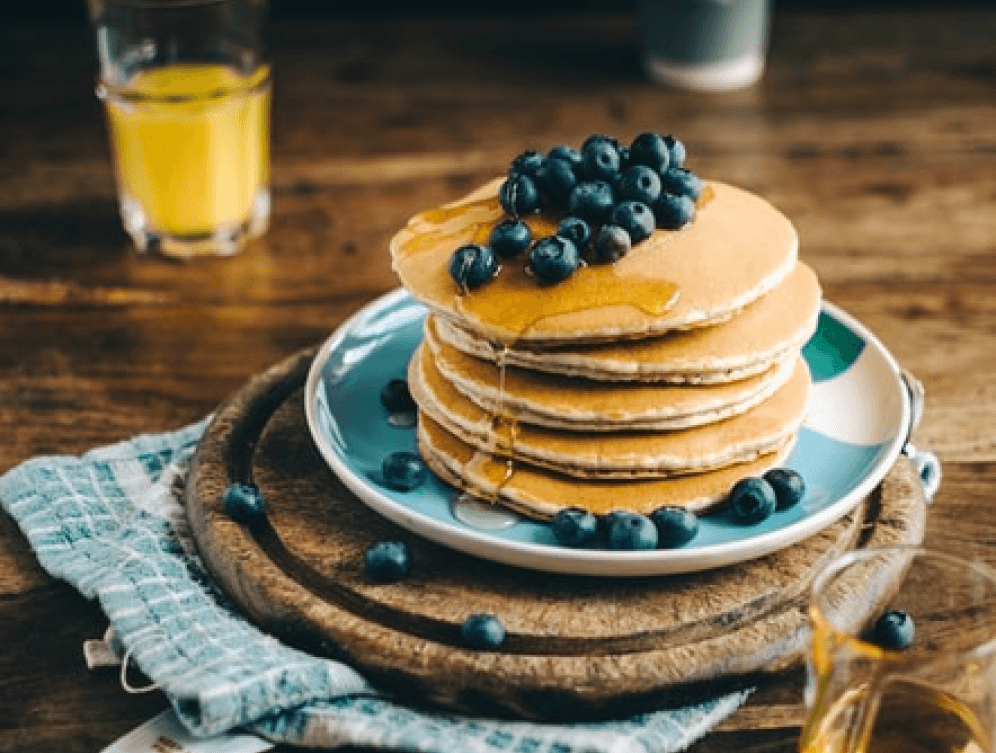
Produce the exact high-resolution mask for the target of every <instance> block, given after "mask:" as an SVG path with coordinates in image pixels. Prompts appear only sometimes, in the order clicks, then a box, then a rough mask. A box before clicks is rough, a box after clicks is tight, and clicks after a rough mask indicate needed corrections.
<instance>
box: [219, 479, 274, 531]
mask: <svg viewBox="0 0 996 753" xmlns="http://www.w3.org/2000/svg"><path fill="white" fill-rule="evenodd" d="M221 503H222V505H223V506H224V508H225V512H226V513H228V516H229V517H230V518H231V519H232V520H235V521H238V522H239V523H248V522H250V521H251V520H255V519H256V518H261V517H262V516H263V515H265V514H266V497H264V496H263V493H262V492H261V491H260V490H259V488H258V487H257V486H256V485H255V484H253V483H244V482H235V483H233V484H229V485H228V487H226V489H225V491H224V493H223V494H222V495H221Z"/></svg>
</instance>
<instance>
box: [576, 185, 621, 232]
mask: <svg viewBox="0 0 996 753" xmlns="http://www.w3.org/2000/svg"><path fill="white" fill-rule="evenodd" d="M614 205H615V198H614V197H613V195H612V186H610V185H609V184H608V183H606V182H605V181H601V180H593V181H582V182H581V183H578V184H577V185H576V186H574V190H573V191H571V196H570V199H568V202H567V211H568V212H569V213H570V214H572V215H573V216H575V217H580V218H581V219H582V220H584V221H585V222H587V223H588V224H589V225H601V224H602V223H604V222H605V221H606V220H607V219H608V218H609V215H610V214H611V213H612V207H613V206H614Z"/></svg>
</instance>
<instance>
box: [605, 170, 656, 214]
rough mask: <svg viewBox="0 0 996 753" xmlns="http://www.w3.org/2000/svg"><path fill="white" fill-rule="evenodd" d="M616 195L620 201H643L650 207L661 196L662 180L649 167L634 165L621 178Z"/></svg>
mask: <svg viewBox="0 0 996 753" xmlns="http://www.w3.org/2000/svg"><path fill="white" fill-rule="evenodd" d="M616 194H617V195H618V196H619V198H620V199H631V200H633V201H641V202H643V203H644V204H647V205H648V206H649V205H650V204H653V203H654V202H655V201H657V197H658V196H660V195H661V179H660V177H659V176H658V175H657V173H655V172H654V171H653V170H651V169H650V168H649V167H647V166H645V165H634V166H633V167H630V168H628V169H627V170H626V171H625V172H624V173H623V174H622V176H621V177H620V178H619V183H618V185H616Z"/></svg>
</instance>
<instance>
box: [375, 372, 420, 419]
mask: <svg viewBox="0 0 996 753" xmlns="http://www.w3.org/2000/svg"><path fill="white" fill-rule="evenodd" d="M380 403H381V405H383V406H384V407H385V408H387V409H388V410H389V411H390V412H391V413H411V412H412V411H414V410H415V409H416V406H415V401H414V400H412V393H411V392H409V391H408V382H406V381H405V380H404V379H392V380H390V381H389V382H388V383H387V384H385V385H384V386H383V387H382V388H381V391H380Z"/></svg>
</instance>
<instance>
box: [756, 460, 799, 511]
mask: <svg viewBox="0 0 996 753" xmlns="http://www.w3.org/2000/svg"><path fill="white" fill-rule="evenodd" d="M764 480H765V481H767V482H768V483H769V484H771V488H772V489H774V490H775V500H776V502H777V504H776V505H775V509H777V510H788V509H789V508H790V507H795V506H796V505H797V504H799V501H800V500H801V499H802V497H803V495H805V493H806V480H805V479H804V478H803V477H802V474H801V473H799V472H798V471H793V470H792V469H791V468H772V469H771V470H769V471H768V472H767V473H765V474H764Z"/></svg>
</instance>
